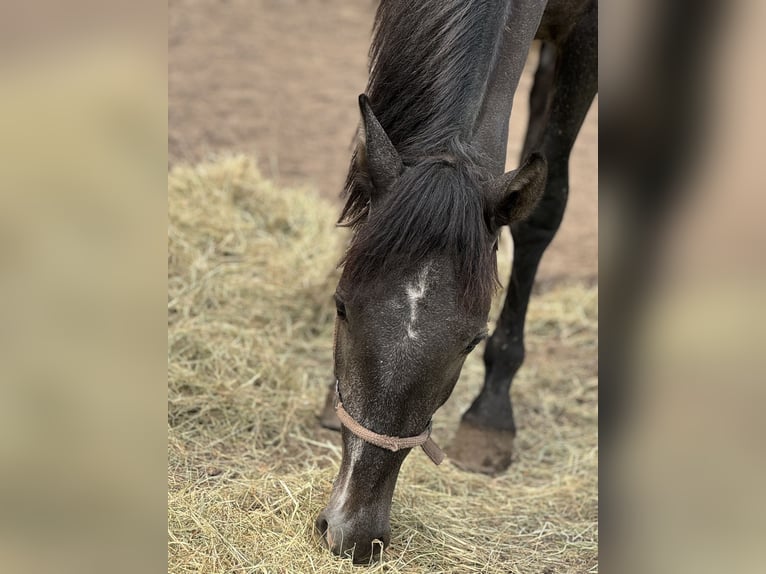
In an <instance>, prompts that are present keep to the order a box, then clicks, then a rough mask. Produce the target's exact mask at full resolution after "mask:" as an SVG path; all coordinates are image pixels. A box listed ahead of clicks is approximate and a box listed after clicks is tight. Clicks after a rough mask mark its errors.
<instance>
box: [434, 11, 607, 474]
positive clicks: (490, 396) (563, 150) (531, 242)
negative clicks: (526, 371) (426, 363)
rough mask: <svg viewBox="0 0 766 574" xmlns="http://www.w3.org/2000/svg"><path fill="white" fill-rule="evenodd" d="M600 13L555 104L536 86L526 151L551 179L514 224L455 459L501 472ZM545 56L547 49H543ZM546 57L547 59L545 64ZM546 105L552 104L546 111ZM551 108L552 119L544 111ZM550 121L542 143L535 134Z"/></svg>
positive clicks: (569, 45)
mask: <svg viewBox="0 0 766 574" xmlns="http://www.w3.org/2000/svg"><path fill="white" fill-rule="evenodd" d="M595 17H596V14H595V10H594V11H593V12H592V13H586V15H585V16H584V21H581V22H580V23H578V24H577V25H576V26H575V28H574V30H573V31H572V33H571V34H570V36H569V37H568V39H567V40H566V42H564V44H563V45H562V47H561V49H560V52H559V56H558V59H557V61H556V65H555V77H554V80H553V82H552V90H553V93H552V98H551V100H550V107H548V106H547V105H546V106H543V107H541V106H540V103H541V100H539V99H538V101H535V98H547V97H548V95H549V92H547V91H546V90H539V89H533V92H532V99H533V101H532V105H531V109H532V110H533V111H536V113H535V114H534V115H533V116H532V117H531V119H530V127H529V130H528V136H527V141H526V142H525V146H524V147H525V153H528V152H530V151H533V150H534V149H538V145H540V146H541V147H542V150H543V153H544V154H545V156H546V158H547V159H548V180H547V182H546V188H545V192H544V194H543V197H542V199H541V201H540V203H539V205H538V206H537V208H536V209H535V211H534V212H533V213H532V215H531V216H530V217H529V218H528V219H527V220H525V221H522V222H518V223H516V224H514V225H513V226H512V227H511V233H512V235H513V241H514V257H513V266H512V270H511V278H510V282H509V285H508V293H507V295H506V299H505V303H504V305H503V310H502V312H501V315H500V318H499V319H498V321H497V325H496V327H495V331H494V332H493V333H492V336H491V337H490V339H489V340H488V341H487V345H486V348H485V351H484V363H485V367H486V372H485V379H484V386H483V388H482V390H481V392H480V394H479V396H478V397H477V398H476V399H475V400H474V402H473V404H472V405H471V407H470V408H469V409H468V410H467V411H466V412H465V413H464V414H463V417H462V420H461V422H460V426H459V428H458V431H457V434H456V436H455V440H454V441H453V444H452V448H451V449H449V455H450V458H451V459H452V460H453V462H454V463H455V464H457V465H458V466H459V467H461V468H464V469H466V470H470V471H474V472H484V473H488V474H494V473H497V472H501V471H503V470H505V469H506V468H508V466H509V465H510V463H511V456H512V453H513V440H514V437H515V435H516V425H515V423H514V419H513V407H512V404H511V398H510V388H511V382H512V381H513V377H514V375H515V374H516V372H517V371H518V369H519V367H521V364H522V362H523V361H524V321H525V317H526V312H527V305H528V303H529V296H530V294H531V292H532V286H533V284H534V280H535V274H536V273H537V268H538V265H539V263H540V259H541V258H542V256H543V253H544V252H545V249H546V248H547V247H548V245H549V244H550V242H551V241H552V240H553V237H554V236H555V234H556V231H557V230H558V228H559V225H560V223H561V220H562V218H563V215H564V210H565V208H566V203H567V196H568V193H569V169H568V164H569V155H570V152H571V149H572V146H573V144H574V141H575V139H576V138H577V134H578V132H579V130H580V127H581V126H582V122H583V120H584V119H585V115H586V113H587V112H588V109H589V108H590V104H591V102H592V101H593V98H594V96H595V94H596V90H597V86H598V80H597V46H596V42H597V40H596V38H597V35H596V26H597V23H596V19H595ZM543 56H545V54H543ZM545 65H549V64H546V62H545V60H544V59H543V58H541V63H540V66H541V68H542V67H543V66H545ZM541 68H538V73H537V75H536V78H535V87H536V88H539V87H540V84H539V82H547V81H549V80H550V77H549V76H548V74H550V73H554V72H552V71H551V70H550V69H547V68H542V69H541ZM540 110H545V112H546V113H542V115H541V112H540ZM545 115H548V118H547V121H546V118H545V117H544V116H545ZM541 121H542V122H544V123H545V127H544V130H542V133H543V135H542V140H543V141H542V142H535V141H534V140H535V139H538V140H539V139H540V138H539V136H537V135H536V134H537V133H539V131H538V124H539V122H541Z"/></svg>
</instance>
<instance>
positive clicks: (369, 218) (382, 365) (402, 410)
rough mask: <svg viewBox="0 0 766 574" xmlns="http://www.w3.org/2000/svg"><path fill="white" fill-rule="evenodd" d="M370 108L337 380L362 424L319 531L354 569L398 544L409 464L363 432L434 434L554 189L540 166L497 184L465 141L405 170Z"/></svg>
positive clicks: (340, 308) (347, 446) (353, 433)
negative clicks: (504, 275)
mask: <svg viewBox="0 0 766 574" xmlns="http://www.w3.org/2000/svg"><path fill="white" fill-rule="evenodd" d="M359 103H360V109H361V113H362V122H361V129H360V141H359V143H358V147H357V152H356V154H355V157H356V159H355V161H356V166H355V170H354V172H355V176H354V177H355V179H356V182H355V190H356V191H355V194H354V195H352V197H351V198H350V199H349V201H348V203H347V204H346V208H345V209H344V212H343V215H342V216H341V220H342V221H344V222H346V223H347V224H348V225H350V226H351V227H352V228H353V230H354V234H353V237H352V240H351V243H350V245H349V247H348V250H347V253H346V256H345V259H344V262H343V264H344V267H343V273H342V276H341V279H340V282H339V284H338V288H337V291H336V294H335V301H336V305H337V319H336V337H335V377H336V381H337V387H338V395H339V397H342V402H343V409H344V414H345V413H347V415H348V417H349V418H350V419H352V420H353V422H354V423H356V424H355V425H353V424H352V428H349V424H344V427H343V430H342V439H343V458H342V462H341V467H340V472H339V474H338V477H337V478H336V480H335V483H334V486H333V490H332V494H331V497H330V501H329V503H328V505H327V507H326V508H325V509H324V511H323V512H322V513H321V514H320V516H319V517H318V519H317V521H316V527H317V529H318V531H319V532H321V533H322V534H323V535H324V537H325V539H326V541H327V543H328V545H329V547H330V548H331V550H332V551H333V552H335V553H336V554H341V555H344V554H347V553H352V552H353V556H354V560H355V561H357V562H361V561H366V560H369V559H370V557H371V556H376V555H377V554H379V552H380V550H382V547H383V546H385V545H386V544H388V542H389V538H390V526H389V514H390V508H391V501H392V497H393V492H394V486H395V484H396V480H397V476H398V474H399V469H400V467H401V465H402V462H403V461H404V459H405V457H406V456H407V454H408V453H409V451H410V450H411V449H410V448H403V449H401V450H399V449H397V448H393V449H389V448H382V447H381V446H376V445H375V444H372V443H373V442H374V441H372V442H370V441H368V440H365V439H363V438H360V436H359V435H360V434H361V433H360V432H359V431H358V429H359V428H363V429H366V430H367V431H370V432H371V433H372V434H375V435H387V436H389V437H400V438H404V437H415V436H418V435H421V434H422V433H424V431H427V429H429V428H430V421H431V417H432V416H433V414H434V412H435V411H436V410H437V409H438V408H439V407H440V406H441V405H442V404H443V403H444V402H445V401H446V400H447V398H448V397H449V395H450V393H451V392H452V389H453V388H454V386H455V383H456V382H457V379H458V376H459V374H460V371H461V368H462V366H463V362H464V360H465V358H466V356H467V355H468V353H470V352H471V350H472V349H473V348H474V347H475V346H476V345H477V344H478V343H479V342H480V341H482V339H484V338H485V337H486V335H487V318H488V314H489V308H490V304H491V298H492V294H493V292H494V290H495V287H496V285H497V277H496V255H495V248H496V242H497V237H498V232H499V229H500V228H501V227H502V226H503V225H507V224H509V223H511V222H512V221H515V220H517V219H520V218H523V217H525V216H526V215H527V214H528V213H529V212H530V211H531V210H532V208H533V207H534V206H535V204H536V201H537V199H538V198H539V196H540V194H541V193H542V190H543V187H544V185H545V177H546V163H545V161H544V159H543V158H542V156H540V155H537V154H533V155H531V157H530V158H529V159H528V160H527V161H526V162H525V163H524V165H522V167H520V168H519V169H518V170H515V171H513V172H509V173H506V174H503V175H500V176H497V177H491V176H489V175H488V172H487V171H486V170H483V169H482V167H481V161H480V160H478V159H477V158H478V157H479V156H478V155H476V154H473V153H472V152H471V151H470V147H469V146H467V145H462V144H461V143H460V142H459V141H458V140H455V141H453V142H451V143H449V144H448V145H446V146H445V148H444V152H443V153H441V152H440V153H438V154H434V155H426V156H424V157H409V156H408V157H402V156H400V154H399V153H398V152H397V149H396V148H395V146H394V145H393V144H392V143H391V141H390V139H389V137H388V136H387V134H386V132H385V130H384V129H383V128H382V126H381V124H380V123H379V122H378V120H377V119H376V116H375V114H374V113H373V111H372V109H371V107H370V105H369V102H368V101H367V98H366V97H365V96H364V95H362V96H360V98H359ZM341 420H343V418H342V419H341ZM354 427H356V430H355V428H354ZM378 542H379V543H378Z"/></svg>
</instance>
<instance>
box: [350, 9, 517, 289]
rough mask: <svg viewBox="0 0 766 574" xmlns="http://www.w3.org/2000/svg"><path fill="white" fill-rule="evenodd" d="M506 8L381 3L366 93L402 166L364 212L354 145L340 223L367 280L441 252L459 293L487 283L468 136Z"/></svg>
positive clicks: (485, 240)
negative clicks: (382, 196)
mask: <svg viewBox="0 0 766 574" xmlns="http://www.w3.org/2000/svg"><path fill="white" fill-rule="evenodd" d="M508 4H509V3H508V2H507V1H503V0H422V1H419V2H413V1H410V0H383V1H381V3H380V5H379V7H378V11H377V14H376V16H375V25H374V36H373V41H372V46H371V48H370V78H369V82H368V85H367V90H366V93H367V96H368V98H369V101H370V106H371V107H372V110H373V112H374V113H375V115H376V117H377V119H378V121H379V122H380V124H381V126H382V127H383V129H384V130H385V132H386V134H387V135H388V137H389V139H390V140H391V142H392V143H393V144H394V147H395V148H396V149H397V151H398V152H399V154H400V156H401V157H402V161H403V162H404V164H405V166H408V169H406V170H405V172H404V174H403V175H402V181H400V182H399V184H398V185H397V186H396V189H395V190H393V193H394V194H395V195H394V197H392V198H389V199H388V200H387V201H386V202H384V206H383V208H382V210H381V211H374V212H372V213H370V212H369V197H370V191H371V190H370V189H369V179H368V178H367V176H366V174H365V173H362V172H361V171H360V169H359V166H358V162H357V157H356V156H357V151H356V150H355V151H354V157H353V158H352V161H351V166H350V168H349V173H348V176H347V179H346V185H345V189H344V196H345V197H346V204H345V206H344V208H343V211H342V213H341V217H340V220H339V223H340V224H342V225H348V226H350V227H352V228H353V230H354V236H353V238H352V240H351V245H350V246H349V250H348V253H347V255H346V257H345V259H344V262H345V266H346V268H347V272H349V273H351V274H352V275H353V276H356V277H357V278H369V277H373V276H374V275H375V274H376V273H382V272H384V271H383V270H384V269H389V268H391V266H392V265H398V266H401V265H414V264H416V263H417V262H418V261H420V260H421V259H422V258H423V257H424V256H425V255H426V254H428V253H432V252H434V251H440V252H449V253H450V254H452V255H453V256H454V257H455V261H456V265H457V268H458V270H459V272H460V277H461V279H462V280H463V282H464V285H463V286H464V288H465V294H466V296H467V297H469V298H474V297H476V296H480V295H482V294H485V293H486V292H487V290H489V289H493V288H494V286H495V285H496V261H495V256H494V253H493V252H492V250H491V241H492V238H491V237H490V232H489V230H488V229H487V226H486V219H485V213H484V205H483V203H482V202H483V200H482V194H481V193H480V186H481V182H482V179H483V176H482V173H481V165H482V164H483V163H484V162H483V161H482V158H481V157H480V156H479V155H478V154H477V152H476V151H475V150H473V149H472V147H471V145H470V138H471V135H472V131H473V128H474V124H475V121H476V118H477V116H478V113H479V110H480V108H481V104H482V101H483V96H484V92H485V91H486V88H487V82H488V78H489V75H490V71H491V69H492V67H493V66H494V63H495V61H496V60H497V55H498V52H499V46H500V44H501V40H502V32H503V28H504V25H505V21H506V11H507V10H508ZM439 158H449V159H448V161H446V162H445V161H443V160H441V159H439ZM488 244H489V246H490V247H489V248H488V247H487V245H488Z"/></svg>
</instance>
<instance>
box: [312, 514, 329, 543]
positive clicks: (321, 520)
mask: <svg viewBox="0 0 766 574" xmlns="http://www.w3.org/2000/svg"><path fill="white" fill-rule="evenodd" d="M327 527H328V523H327V519H326V518H325V517H324V514H320V515H319V516H318V517H317V519H316V522H314V528H316V531H317V532H318V533H319V534H320V536H322V538H324V539H325V540H327Z"/></svg>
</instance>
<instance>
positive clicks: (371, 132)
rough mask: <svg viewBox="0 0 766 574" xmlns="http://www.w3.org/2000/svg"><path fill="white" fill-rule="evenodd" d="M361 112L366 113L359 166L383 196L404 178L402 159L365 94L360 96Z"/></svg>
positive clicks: (362, 129) (359, 149)
mask: <svg viewBox="0 0 766 574" xmlns="http://www.w3.org/2000/svg"><path fill="white" fill-rule="evenodd" d="M359 110H360V111H361V112H362V124H361V129H360V133H359V136H360V137H359V139H360V141H359V146H358V147H357V154H356V161H357V165H358V167H359V169H360V171H361V172H362V173H366V174H367V175H368V177H369V178H370V180H371V182H372V185H373V187H374V188H375V190H376V191H377V192H378V193H382V192H385V191H387V190H389V189H390V188H391V187H392V186H393V185H394V183H395V182H396V180H397V179H398V178H399V175H401V173H402V169H403V166H402V159H401V157H399V153H398V152H397V151H396V148H395V147H394V144H392V143H391V140H390V139H388V136H387V135H386V132H385V131H384V130H383V126H381V125H380V122H378V118H376V117H375V114H374V113H373V111H372V108H371V107H370V101H369V100H368V99H367V96H366V95H365V94H361V95H360V96H359Z"/></svg>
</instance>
